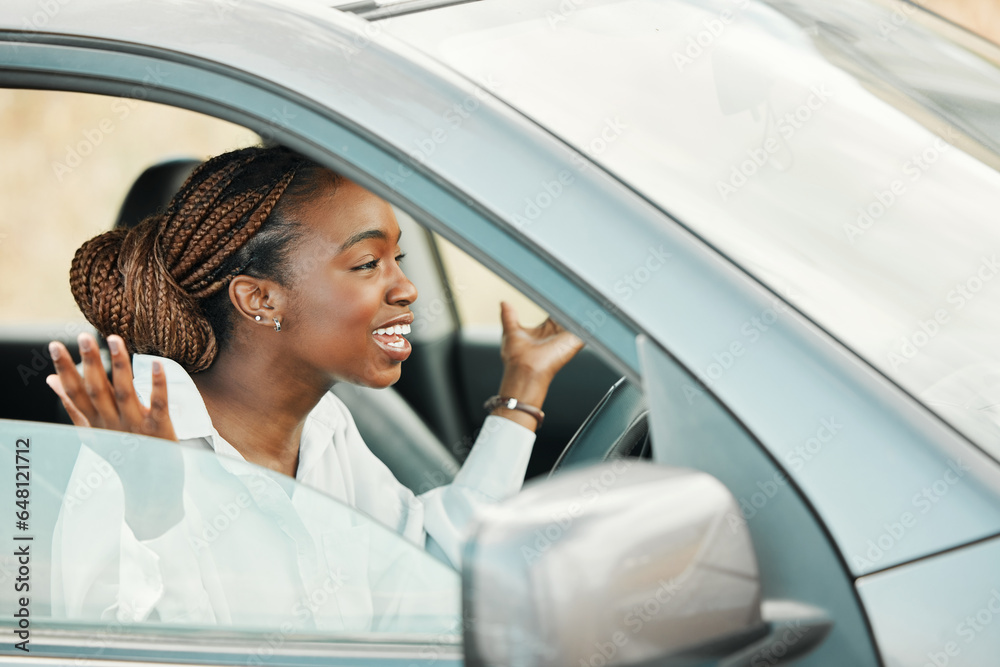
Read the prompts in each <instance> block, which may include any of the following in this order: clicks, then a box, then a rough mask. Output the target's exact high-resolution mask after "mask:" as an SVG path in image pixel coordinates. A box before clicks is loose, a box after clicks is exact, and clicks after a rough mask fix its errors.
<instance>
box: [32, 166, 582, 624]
mask: <svg viewBox="0 0 1000 667" xmlns="http://www.w3.org/2000/svg"><path fill="white" fill-rule="evenodd" d="M399 241H400V230H399V226H398V224H397V223H396V220H395V217H394V215H393V212H392V208H391V206H390V205H389V204H388V203H387V202H385V201H383V200H381V199H379V198H378V197H376V196H375V195H373V194H372V193H370V192H368V191H367V190H365V189H364V188H362V187H360V186H358V185H357V184H355V183H353V182H351V181H348V180H346V179H344V178H342V177H340V176H338V175H336V174H334V173H332V172H330V171H329V170H326V169H324V168H322V167H319V166H317V165H315V164H314V163H311V162H310V161H308V160H306V159H305V158H303V157H301V156H299V155H297V154H295V153H293V152H291V151H289V150H287V149H283V148H247V149H243V150H239V151H235V152H232V153H228V154H225V155H221V156H219V157H216V158H214V159H212V160H209V161H208V162H206V163H205V164H204V165H202V166H200V167H199V168H198V169H196V170H195V172H194V173H193V174H192V175H191V177H190V179H189V180H188V181H187V182H186V183H185V184H184V186H183V187H182V188H181V190H180V192H179V193H178V194H177V195H176V196H175V197H174V199H173V200H172V201H171V203H170V205H169V206H168V208H167V210H166V212H165V213H164V214H162V215H160V216H154V217H152V218H149V219H147V220H145V221H143V222H142V223H140V225H139V226H137V227H136V228H135V229H133V230H130V231H127V232H126V231H123V230H116V231H112V232H108V233H105V234H102V235H101V236H98V237H96V238H94V239H92V240H91V241H88V242H87V243H86V244H84V246H83V247H81V248H80V250H79V251H78V252H77V254H76V257H75V258H74V260H73V265H72V268H71V273H70V283H71V287H72V290H73V294H74V297H75V298H76V300H77V303H78V304H79V305H80V308H81V310H82V311H83V312H84V314H85V315H86V317H87V319H88V320H89V321H90V322H91V323H92V324H93V325H94V326H95V327H96V328H97V329H98V331H100V332H101V333H102V334H103V335H104V336H106V337H107V339H108V344H109V348H110V351H111V361H112V376H113V381H112V383H109V382H108V380H107V377H106V375H105V372H104V368H103V365H102V364H101V361H100V356H99V353H98V349H97V345H96V342H95V341H94V340H93V339H92V338H90V337H88V336H81V338H80V349H81V356H82V358H83V375H82V377H81V376H80V375H79V374H78V373H77V371H76V368H75V366H74V364H73V361H72V359H71V357H70V355H69V353H68V351H67V350H66V348H65V347H64V346H62V345H61V344H59V343H55V342H54V343H52V345H51V352H52V358H53V361H54V364H55V367H56V371H57V375H53V376H50V377H49V378H48V381H49V384H50V386H51V387H52V388H53V389H54V390H55V392H56V393H57V394H58V395H59V397H60V398H61V399H62V402H63V404H64V406H65V407H66V409H67V411H68V412H69V414H70V417H71V418H72V420H73V422H74V424H76V425H78V426H94V427H99V428H108V429H114V430H119V431H128V432H133V433H142V434H146V435H154V436H158V437H161V438H166V439H171V440H181V441H186V442H187V443H188V444H192V443H193V444H195V445H196V446H201V447H205V448H212V449H214V450H215V451H216V453H218V454H221V455H224V456H229V457H231V458H242V459H245V460H246V461H250V462H252V463H256V464H258V465H260V466H263V467H265V468H270V469H271V470H274V471H278V472H281V473H284V474H285V475H288V476H291V477H295V478H296V479H298V480H299V481H301V482H302V483H303V484H305V485H308V486H313V487H315V488H317V489H319V490H321V491H323V492H324V493H327V494H329V495H333V496H334V497H336V498H339V499H341V500H343V501H344V502H345V503H347V504H349V505H352V506H355V507H357V508H358V509H360V510H362V511H364V512H366V513H368V514H369V515H371V516H372V517H374V518H375V519H377V520H379V521H381V522H382V523H384V524H386V525H387V526H389V527H390V528H392V529H394V530H396V531H397V532H399V533H401V534H403V535H404V536H406V537H408V538H409V539H411V540H412V541H414V542H417V543H418V544H421V545H425V544H426V546H427V547H428V549H429V550H432V551H434V552H435V553H439V554H440V552H443V554H445V555H446V556H447V558H448V559H449V560H450V561H451V562H452V563H453V564H455V565H456V566H457V565H459V554H460V547H461V533H462V530H463V528H464V526H465V525H466V524H467V523H468V521H469V520H470V519H471V517H472V516H473V515H474V513H475V511H476V509H477V508H478V507H479V506H480V505H482V504H484V503H489V502H494V501H496V500H499V499H501V498H503V497H505V496H508V495H511V494H513V493H515V492H517V490H518V489H519V488H520V484H521V482H522V480H523V476H524V470H525V467H526V465H527V459H528V456H529V454H530V449H531V445H532V443H533V439H534V435H533V431H534V429H535V428H536V427H537V424H538V419H539V418H540V416H541V414H540V411H539V408H540V407H541V406H542V403H543V401H544V399H545V395H546V393H547V391H548V387H549V384H550V382H551V380H552V378H553V376H554V375H555V373H556V372H557V371H558V370H559V369H560V368H561V367H562V366H563V365H564V364H565V363H566V362H567V361H568V360H569V359H570V358H571V357H572V356H573V355H574V354H575V353H576V352H577V351H578V350H579V348H580V347H581V346H582V343H581V341H580V340H579V339H577V338H576V337H575V336H573V335H572V334H569V333H568V332H565V331H563V330H562V329H561V328H560V327H559V326H558V325H556V324H555V323H553V322H552V321H551V320H547V321H546V322H545V323H543V324H542V325H540V326H539V327H536V328H534V329H525V328H522V327H521V326H519V325H518V323H517V320H516V315H515V313H514V312H513V310H512V309H511V308H510V307H508V306H506V305H504V306H502V310H501V319H502V323H503V327H504V335H503V342H502V345H501V357H502V359H503V362H504V368H505V370H504V375H503V380H502V382H501V385H500V393H499V396H501V397H502V398H503V399H504V400H503V401H499V400H498V401H496V402H495V403H496V405H497V406H496V407H494V409H493V410H492V414H491V416H489V417H487V421H486V423H485V424H484V428H483V429H482V431H481V434H480V437H479V439H478V440H477V443H476V445H475V446H474V447H473V450H472V452H471V453H470V456H469V459H468V461H467V462H466V464H465V465H464V466H463V469H462V470H461V471H460V472H459V473H458V475H457V476H456V479H455V482H454V483H453V484H452V485H450V486H449V487H443V488H440V489H435V490H433V491H431V492H429V493H427V494H424V495H423V496H420V498H414V497H413V495H412V494H411V493H410V492H409V491H408V490H407V489H406V488H405V487H403V486H402V485H400V484H399V483H398V482H396V480H395V479H394V478H393V477H392V475H391V473H389V471H388V469H387V468H385V466H384V465H383V464H382V463H381V462H380V461H378V459H376V458H375V457H374V455H372V454H371V452H369V451H368V450H367V448H366V447H365V446H364V444H363V442H362V441H361V438H360V435H358V433H357V429H356V428H355V426H354V423H353V420H351V418H350V415H349V413H348V412H347V410H346V408H345V407H344V406H343V404H342V403H341V402H340V401H339V400H338V399H337V398H336V397H335V396H333V395H332V394H330V393H329V390H330V388H331V387H332V386H333V385H334V384H335V383H336V382H352V383H355V384H361V385H365V386H369V387H387V386H389V385H391V384H392V383H394V382H395V381H396V380H398V379H399V376H400V366H401V363H402V362H403V361H404V360H405V359H406V358H407V357H408V356H409V354H410V345H409V343H408V342H407V341H406V339H405V337H404V335H403V334H404V333H407V332H408V331H409V325H410V324H411V323H412V321H413V314H412V312H411V311H410V304H412V303H413V301H414V300H415V299H416V298H417V291H416V289H415V287H414V286H413V284H412V283H411V282H410V281H409V280H408V279H407V278H406V276H405V275H404V274H403V272H402V269H401V268H400V266H399V261H400V260H401V259H402V253H401V252H400V249H399ZM129 352H133V353H136V358H135V360H136V375H135V384H136V385H137V386H138V388H139V390H140V391H139V392H138V394H145V395H147V396H148V397H149V403H148V407H147V406H146V405H144V404H143V403H142V402H141V401H140V398H139V395H138V394H137V391H136V389H137V386H134V385H133V377H132V371H131V366H130V363H129ZM147 367H148V368H149V369H150V371H149V373H150V375H151V380H149V381H147V380H146V378H148V377H150V375H147V371H145V370H144V369H145V368H147ZM147 382H148V388H147V391H143V387H142V385H144V384H146V383H147ZM168 386H169V387H170V388H169V390H168ZM168 395H169V403H168ZM509 398H515V399H517V402H518V406H517V408H516V409H508V405H510V403H508V401H507V399H509ZM178 402H179V403H178ZM174 405H183V419H182V420H179V419H178V418H176V417H175V418H174V419H171V409H172V408H173V406H174ZM168 406H169V407H168ZM175 411H176V410H175ZM83 456H84V455H83V454H81V458H82V457H83ZM88 465H90V466H93V465H97V464H96V462H95V461H93V460H91V461H89V462H84V461H80V460H78V462H77V471H75V472H74V474H77V472H78V471H79V472H81V474H82V470H83V468H85V467H86V466H88ZM117 472H118V476H119V477H120V478H121V483H122V490H121V492H120V496H121V497H123V498H124V503H123V504H124V507H123V508H122V509H121V510H120V513H121V515H122V518H123V521H124V524H125V526H124V530H122V531H121V533H122V538H121V542H122V546H121V556H120V562H121V563H122V565H121V567H120V571H117V572H115V573H112V574H111V575H108V573H107V572H106V571H105V572H104V573H103V574H102V575H101V576H103V577H104V578H105V579H107V578H108V577H109V576H110V577H111V581H110V584H109V585H107V586H104V587H100V586H95V585H94V583H93V582H92V581H89V580H88V581H78V582H75V583H73V582H70V583H69V584H67V583H66V581H65V580H63V581H62V582H61V584H62V585H63V586H64V588H65V590H64V591H63V599H64V600H65V601H66V604H65V605H64V609H63V611H64V613H66V614H67V615H70V616H73V615H74V614H76V613H83V612H82V610H83V609H84V608H91V609H93V608H98V607H99V606H100V604H104V603H106V602H109V600H108V599H105V598H106V597H107V594H106V593H105V594H104V595H105V598H102V599H101V600H89V601H88V599H87V596H88V595H89V596H94V595H95V594H94V593H92V591H94V590H104V591H108V590H111V591H114V595H115V596H117V597H116V599H114V600H110V606H111V607H113V608H114V609H115V613H116V615H117V616H118V618H119V619H120V620H125V619H127V620H133V621H134V620H143V619H146V618H150V617H154V616H155V617H159V618H160V619H161V620H169V619H171V618H183V619H188V620H190V619H191V618H203V619H205V618H214V619H215V620H216V621H219V620H220V614H221V615H222V617H227V614H228V615H229V616H228V617H230V618H231V617H232V615H233V614H235V613H238V611H234V609H233V605H232V604H229V603H226V604H225V605H224V606H226V607H227V608H226V609H225V610H222V611H220V605H223V602H224V601H223V600H222V598H219V599H211V598H212V591H211V588H212V587H211V586H209V585H208V584H204V581H205V576H206V575H205V574H204V573H205V571H206V568H208V569H211V568H214V567H215V566H216V565H217V564H213V563H210V562H207V561H206V560H205V559H206V558H209V559H211V558H213V557H218V554H215V556H212V554H211V553H209V554H208V555H206V554H204V553H188V552H189V551H190V549H189V548H188V547H189V543H190V542H191V540H190V539H189V538H190V531H191V530H192V529H191V528H190V526H185V524H186V523H190V515H191V513H192V511H191V510H190V508H189V505H190V503H188V504H185V503H182V502H173V503H163V504H161V505H159V506H156V507H151V506H150V505H151V503H150V502H149V501H148V497H149V496H150V495H151V493H150V489H149V485H151V484H153V485H156V484H160V485H168V486H169V484H171V483H176V482H171V481H170V479H171V476H170V475H167V474H158V475H156V476H155V479H153V478H139V476H138V475H136V474H133V473H130V472H129V470H128V468H127V466H122V465H119V469H118V470H117ZM71 485H72V482H71ZM248 488H250V487H248ZM250 490H251V492H252V491H253V489H252V488H251V489H250ZM168 495H169V494H168ZM278 495H279V496H280V494H278ZM107 498H108V500H107V503H108V505H107V507H106V510H105V511H106V512H112V509H111V507H112V505H111V503H113V502H115V501H113V500H112V495H111V494H110V493H109V494H108V496H107ZM254 499H255V500H257V501H258V505H261V506H263V505H268V506H270V504H271V503H272V501H274V498H273V497H272V498H269V499H268V500H267V502H263V501H260V499H259V498H258V497H257V496H254ZM285 500H286V501H287V498H286V499H285ZM185 502H187V501H185ZM99 505H100V504H99V503H96V502H89V503H88V508H89V509H88V510H87V511H88V512H90V513H91V517H92V518H91V519H90V520H88V519H86V518H84V517H83V516H82V514H80V513H82V512H83V511H84V510H82V509H78V510H77V512H78V515H76V516H75V517H74V518H73V519H72V520H71V519H69V518H67V519H66V521H63V518H60V522H62V523H61V530H67V531H69V530H70V529H69V528H67V526H68V525H70V524H72V525H75V526H80V525H84V526H86V525H88V524H89V523H90V522H91V521H93V520H96V519H97V517H99V514H98V513H97V510H96V509H95V508H97V507H98V506H99ZM105 523H112V524H113V523H114V522H113V521H112V522H105ZM112 529H113V530H117V529H118V527H117V526H113V527H112ZM178 531H181V532H183V531H187V533H186V535H187V538H181V537H178V536H177V535H176V534H175V533H177V532H178ZM195 532H197V531H195ZM60 535H62V537H60V539H63V538H65V540H64V541H68V542H74V540H75V539H76V538H74V537H73V536H72V535H70V534H69V533H60ZM57 537H59V536H57ZM78 537H80V538H81V539H82V537H83V536H82V535H79V536H78ZM92 537H93V536H91V538H92ZM303 539H306V538H303ZM181 552H184V553H183V554H182V553H181ZM179 554H180V555H179ZM184 559H186V560H184ZM168 561H172V562H174V563H178V562H181V561H184V562H186V563H187V564H186V565H185V566H184V567H175V566H171V565H170V563H169V562H168ZM300 565H301V563H300ZM168 567H174V570H175V576H176V577H177V581H176V585H174V584H171V582H170V581H169V579H170V576H168V574H169V573H167V574H165V573H164V572H163V571H161V570H162V569H163V568H168ZM158 568H159V569H158ZM126 570H128V572H129V573H126ZM192 570H194V571H198V572H201V574H200V575H198V577H196V579H197V581H194V583H192V581H190V580H185V581H181V578H183V577H190V576H191V575H190V572H191V571H192ZM95 571H96V570H95ZM137 573H138V574H137ZM95 576H96V575H95ZM116 577H117V579H116ZM71 578H72V577H71ZM150 582H152V583H150ZM105 583H108V582H107V581H106V582H105ZM203 584H204V586H202V585H203ZM199 587H202V588H204V590H202V588H199ZM126 589H128V596H127V597H128V598H129V602H128V603H126V602H124V601H123V596H124V595H125V593H124V592H125V591H126ZM194 589H197V590H196V591H195V593H194V594H192V590H194ZM206 591H208V592H207V593H206ZM235 594H236V591H234V592H231V593H230V595H235ZM206 595H207V596H208V597H206ZM222 597H223V598H224V597H225V596H222ZM195 598H197V599H195ZM136 601H138V602H136ZM286 602H287V601H286ZM88 605H89V607H88ZM95 605H96V606H95ZM314 620H315V622H316V623H317V624H319V623H320V621H319V619H318V616H317V617H316V618H315V619H314Z"/></svg>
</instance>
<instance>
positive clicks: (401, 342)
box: [372, 324, 412, 361]
mask: <svg viewBox="0 0 1000 667" xmlns="http://www.w3.org/2000/svg"><path fill="white" fill-rule="evenodd" d="M408 333H410V325H409V324H394V325H392V326H390V327H384V328H379V329H375V330H374V331H372V338H373V339H374V340H375V343H376V344H378V346H379V347H381V348H382V349H383V350H385V351H386V352H387V353H388V354H389V357H390V358H391V359H394V360H395V361H404V360H405V359H406V358H407V357H409V356H410V350H411V349H412V348H410V341H408V340H406V339H405V338H403V336H404V335H405V334H408Z"/></svg>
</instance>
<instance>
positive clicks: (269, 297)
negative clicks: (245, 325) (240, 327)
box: [229, 274, 281, 325]
mask: <svg viewBox="0 0 1000 667" xmlns="http://www.w3.org/2000/svg"><path fill="white" fill-rule="evenodd" d="M280 292H281V290H280V289H279V287H278V285H277V284H276V283H274V282H273V281H270V280H262V279H260V278H254V277H253V276H246V275H242V274H241V275H238V276H236V277H235V278H233V279H232V281H230V283H229V300H230V301H232V303H233V307H234V308H236V312H237V313H239V314H240V315H242V316H243V317H246V318H247V319H249V320H253V321H254V322H264V323H266V324H268V325H270V323H271V321H272V318H273V317H275V316H277V317H278V318H279V319H280V317H281V314H280V313H279V312H278V311H279V310H280V308H279V306H280V305H281V294H280Z"/></svg>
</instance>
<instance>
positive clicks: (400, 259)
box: [396, 252, 406, 264]
mask: <svg viewBox="0 0 1000 667" xmlns="http://www.w3.org/2000/svg"><path fill="white" fill-rule="evenodd" d="M405 257H406V253H405V252H401V253H399V254H398V255H396V263H397V264H399V263H400V262H402V261H403V259H404V258H405Z"/></svg>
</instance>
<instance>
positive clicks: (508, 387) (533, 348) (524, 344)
mask: <svg viewBox="0 0 1000 667" xmlns="http://www.w3.org/2000/svg"><path fill="white" fill-rule="evenodd" d="M500 322H501V323H502V324H503V339H502V341H501V343H500V358H501V359H502V360H503V364H504V374H503V380H502V381H501V382H500V395H501V396H503V397H513V398H516V399H517V400H519V401H521V402H522V403H527V404H528V405H533V406H535V407H537V408H540V407H542V403H543V402H544V401H545V396H546V395H547V394H548V391H549V385H550V384H551V383H552V379H553V378H554V377H555V375H556V373H557V372H559V369H560V368H562V367H563V366H565V365H566V362H568V361H569V360H570V359H572V358H573V355H575V354H576V353H577V352H579V351H580V349H581V348H582V347H583V341H582V340H580V339H579V338H577V337H576V336H575V335H573V334H571V333H570V332H568V331H566V330H565V329H563V328H562V327H561V326H559V325H558V324H556V323H555V322H553V321H552V318H551V317H550V318H548V319H546V320H545V321H544V322H542V323H541V324H539V325H538V326H537V327H531V328H525V327H522V326H521V324H520V323H519V322H518V321H517V312H516V311H515V310H514V307H513V306H511V305H510V304H508V303H501V304H500ZM493 414H496V415H500V416H501V417H506V418H507V419H510V420H511V421H515V422H517V423H519V424H521V425H522V426H525V427H526V428H530V429H532V430H534V429H535V428H536V427H537V423H536V422H535V418H534V417H532V416H530V415H528V414H526V413H524V412H521V411H519V410H507V409H506V408H502V407H501V408H497V409H495V410H494V411H493Z"/></svg>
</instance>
